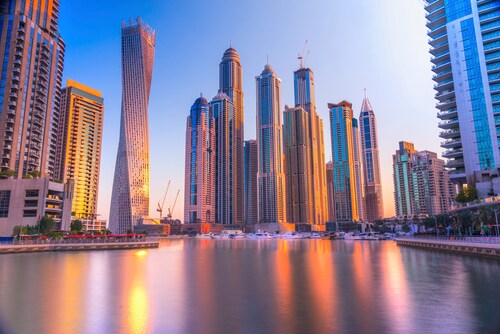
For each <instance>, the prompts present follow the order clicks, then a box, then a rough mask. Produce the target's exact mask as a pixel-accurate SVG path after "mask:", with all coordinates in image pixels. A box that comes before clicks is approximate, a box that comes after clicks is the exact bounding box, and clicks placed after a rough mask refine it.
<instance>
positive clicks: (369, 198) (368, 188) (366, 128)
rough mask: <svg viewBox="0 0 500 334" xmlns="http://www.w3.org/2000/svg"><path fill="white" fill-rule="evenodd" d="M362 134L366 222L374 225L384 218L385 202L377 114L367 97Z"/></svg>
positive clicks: (363, 110)
mask: <svg viewBox="0 0 500 334" xmlns="http://www.w3.org/2000/svg"><path fill="white" fill-rule="evenodd" d="M359 127H360V133H361V147H362V159H363V169H364V181H365V187H364V191H365V212H366V221H367V222H369V223H373V222H374V221H375V220H377V219H381V218H383V217H384V202H383V196H382V181H381V179H380V158H379V148H378V134H377V123H376V118H375V113H374V112H373V108H372V105H371V104H370V101H369V100H368V97H367V96H366V90H365V98H364V99H363V104H362V105H361V113H360V114H359Z"/></svg>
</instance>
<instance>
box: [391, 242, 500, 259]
mask: <svg viewBox="0 0 500 334" xmlns="http://www.w3.org/2000/svg"><path fill="white" fill-rule="evenodd" d="M396 243H397V244H398V246H407V247H415V248H424V249H433V250H438V251H445V252H450V253H457V254H468V255H479V256H484V257H489V258H496V259H499V260H500V238H495V237H459V238H455V237H443V238H435V237H434V238H419V237H414V238H400V239H396Z"/></svg>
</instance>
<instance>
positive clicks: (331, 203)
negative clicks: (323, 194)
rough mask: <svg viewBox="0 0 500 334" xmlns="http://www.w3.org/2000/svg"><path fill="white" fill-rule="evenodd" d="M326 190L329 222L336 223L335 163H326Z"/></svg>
mask: <svg viewBox="0 0 500 334" xmlns="http://www.w3.org/2000/svg"><path fill="white" fill-rule="evenodd" d="M326 188H327V191H328V221H329V222H334V221H335V199H334V196H335V191H334V187H333V162H331V161H329V162H327V163H326Z"/></svg>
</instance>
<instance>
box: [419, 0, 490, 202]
mask: <svg viewBox="0 0 500 334" xmlns="http://www.w3.org/2000/svg"><path fill="white" fill-rule="evenodd" d="M425 9H426V11H427V15H426V17H427V27H428V28H429V31H428V35H429V37H430V39H429V44H430V46H431V49H430V53H431V55H432V58H431V61H432V63H433V64H434V66H433V67H432V71H433V72H434V73H435V75H434V78H433V79H434V81H436V85H435V86H434V87H435V90H436V99H437V100H438V103H437V109H438V110H439V111H438V117H439V118H440V119H441V120H442V121H441V122H440V123H439V127H440V128H441V129H442V131H441V133H440V137H441V138H443V139H444V141H443V142H442V143H441V147H443V148H445V149H447V150H446V151H445V152H444V154H443V157H444V158H448V159H449V160H448V162H447V164H446V166H447V167H448V168H450V169H451V170H452V171H451V173H450V177H451V179H452V180H453V182H454V183H455V184H458V185H462V184H468V185H474V184H475V183H476V182H477V181H480V180H476V175H477V173H478V172H480V171H485V170H493V169H495V170H497V169H498V168H500V147H499V143H500V122H498V119H497V118H498V117H497V116H498V115H500V84H499V82H500V81H499V80H500V53H499V52H498V46H499V42H498V36H499V34H500V2H499V1H481V0H454V1H451V0H427V1H426V5H425ZM494 173H495V175H496V174H498V172H496V171H495V172H494ZM480 174H481V173H479V175H480ZM480 195H481V194H480ZM482 195H484V196H486V195H487V194H482Z"/></svg>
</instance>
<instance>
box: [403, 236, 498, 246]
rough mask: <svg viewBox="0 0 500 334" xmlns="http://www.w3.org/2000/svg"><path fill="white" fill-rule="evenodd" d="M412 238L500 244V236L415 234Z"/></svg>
mask: <svg viewBox="0 0 500 334" xmlns="http://www.w3.org/2000/svg"><path fill="white" fill-rule="evenodd" d="M411 238H412V239H418V240H433V241H446V242H462V243H463V242H466V243H471V244H497V245H500V237H490V236H484V237H480V236H477V237H471V236H453V235H451V236H439V237H436V236H430V235H429V236H424V235H419V236H413V237H411Z"/></svg>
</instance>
